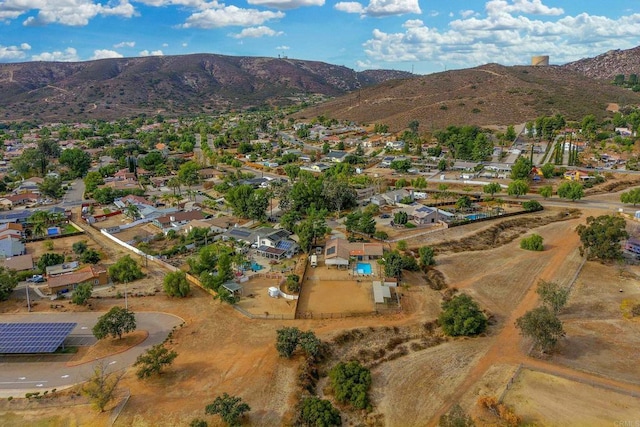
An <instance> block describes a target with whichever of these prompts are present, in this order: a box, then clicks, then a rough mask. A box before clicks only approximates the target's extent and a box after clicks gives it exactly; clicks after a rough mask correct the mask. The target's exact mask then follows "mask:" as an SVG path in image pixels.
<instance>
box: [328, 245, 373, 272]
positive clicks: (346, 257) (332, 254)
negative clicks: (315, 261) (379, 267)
mask: <svg viewBox="0 0 640 427" xmlns="http://www.w3.org/2000/svg"><path fill="white" fill-rule="evenodd" d="M382 255H383V247H382V243H362V242H349V241H348V240H345V239H340V238H333V239H331V240H329V241H328V242H327V245H326V246H325V248H324V260H325V261H324V262H325V264H326V265H327V266H329V265H335V266H336V267H344V268H348V267H349V264H350V262H351V260H352V259H353V260H357V261H368V260H375V259H380V258H382Z"/></svg>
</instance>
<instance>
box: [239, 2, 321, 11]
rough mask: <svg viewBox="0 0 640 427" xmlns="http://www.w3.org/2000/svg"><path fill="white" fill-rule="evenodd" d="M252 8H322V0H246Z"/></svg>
mask: <svg viewBox="0 0 640 427" xmlns="http://www.w3.org/2000/svg"><path fill="white" fill-rule="evenodd" d="M247 3H249V4H252V5H254V6H265V7H272V8H274V9H297V8H299V7H306V6H324V0H247Z"/></svg>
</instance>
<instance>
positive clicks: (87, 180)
mask: <svg viewBox="0 0 640 427" xmlns="http://www.w3.org/2000/svg"><path fill="white" fill-rule="evenodd" d="M102 184H104V179H103V178H102V174H101V173H100V172H97V171H91V172H88V173H87V175H86V176H85V177H84V191H85V192H86V193H88V194H91V193H93V192H94V191H95V190H96V189H97V188H98V186H100V185H102Z"/></svg>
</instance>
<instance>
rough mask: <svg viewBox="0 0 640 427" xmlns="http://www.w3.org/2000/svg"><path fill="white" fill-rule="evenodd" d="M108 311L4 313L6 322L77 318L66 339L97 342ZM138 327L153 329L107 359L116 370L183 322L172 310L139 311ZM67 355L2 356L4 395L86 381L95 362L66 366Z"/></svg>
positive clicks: (0, 319)
mask: <svg viewBox="0 0 640 427" xmlns="http://www.w3.org/2000/svg"><path fill="white" fill-rule="evenodd" d="M102 314H104V313H28V314H27V313H25V314H5V315H0V322H2V323H16V322H27V323H30V322H33V323H35V322H75V323H77V324H78V325H77V326H76V327H75V329H74V330H73V331H72V332H71V334H70V335H69V337H68V338H67V340H66V341H65V342H66V343H69V344H78V343H81V342H82V343H84V344H85V345H89V344H91V343H93V342H95V338H93V334H92V332H91V329H92V328H93V326H94V325H95V324H96V322H97V319H98V317H99V316H101V315H102ZM136 323H137V329H138V330H144V331H148V332H149V336H148V337H147V339H146V340H144V341H143V342H142V343H141V344H139V345H137V346H135V347H133V348H131V349H129V350H127V351H125V352H123V353H120V354H115V355H113V356H108V357H105V358H104V359H103V360H104V361H105V362H106V364H107V365H108V366H109V367H110V368H111V369H112V370H114V371H115V370H120V369H126V368H127V367H129V366H131V365H132V364H133V363H134V362H135V360H136V358H137V357H138V356H139V355H140V354H142V353H143V352H145V351H146V350H147V349H149V348H151V347H152V346H154V345H156V344H160V343H162V342H163V341H164V340H165V339H166V337H167V336H168V335H169V332H171V330H172V329H173V327H174V326H178V325H180V324H181V323H183V320H182V319H181V318H179V317H177V316H174V315H172V314H168V313H156V312H146V313H145V312H141V313H136ZM65 356H66V355H24V356H22V355H15V356H0V397H8V396H14V397H22V396H23V395H24V393H26V392H29V391H34V390H51V389H53V388H57V389H61V388H64V387H68V386H71V385H74V384H77V383H81V382H83V381H85V380H86V379H87V378H88V377H90V376H91V373H92V372H93V367H94V363H91V362H88V363H85V364H82V365H78V366H73V367H69V366H66V363H67V361H68V356H67V357H65Z"/></svg>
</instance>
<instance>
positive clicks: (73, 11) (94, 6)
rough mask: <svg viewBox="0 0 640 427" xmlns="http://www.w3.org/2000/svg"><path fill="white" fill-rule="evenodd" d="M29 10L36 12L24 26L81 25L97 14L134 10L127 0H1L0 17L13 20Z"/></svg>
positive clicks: (126, 13) (124, 13)
mask: <svg viewBox="0 0 640 427" xmlns="http://www.w3.org/2000/svg"><path fill="white" fill-rule="evenodd" d="M29 11H37V14H36V15H35V16H29V17H28V18H27V19H25V20H24V22H23V25H25V26H38V25H47V24H53V23H56V24H61V25H70V26H84V25H87V24H88V23H89V20H91V19H92V18H95V17H96V16H98V15H101V16H120V17H125V18H130V17H132V16H133V15H134V14H135V9H134V7H133V6H132V5H131V4H130V3H129V1H128V0H118V1H112V2H108V3H105V4H100V3H95V2H94V1H93V0H56V1H52V0H4V1H3V2H2V3H1V4H0V19H3V20H8V19H16V18H18V17H19V16H21V15H24V14H25V13H27V12H29Z"/></svg>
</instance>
